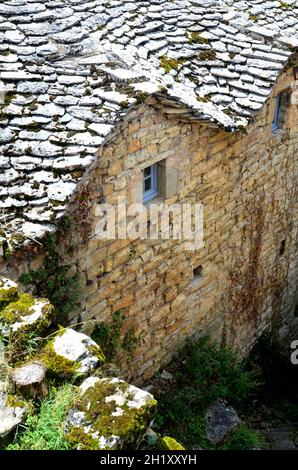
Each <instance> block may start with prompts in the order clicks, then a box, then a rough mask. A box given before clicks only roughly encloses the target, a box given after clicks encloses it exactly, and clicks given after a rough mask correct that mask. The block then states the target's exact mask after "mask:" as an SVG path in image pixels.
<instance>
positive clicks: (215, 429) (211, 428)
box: [205, 400, 240, 445]
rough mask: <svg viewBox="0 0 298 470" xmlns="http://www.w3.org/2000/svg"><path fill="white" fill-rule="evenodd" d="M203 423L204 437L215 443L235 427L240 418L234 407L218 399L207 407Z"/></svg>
mask: <svg viewBox="0 0 298 470" xmlns="http://www.w3.org/2000/svg"><path fill="white" fill-rule="evenodd" d="M205 423H206V437H207V439H208V440H209V441H210V442H212V444H214V445H216V444H218V443H220V442H221V441H222V440H224V439H225V438H226V437H227V436H228V435H229V434H230V433H231V432H233V431H234V430H235V429H236V428H237V426H238V425H239V424H240V419H239V417H238V415H237V413H236V411H235V410H234V408H232V407H231V406H227V405H226V404H225V402H224V401H222V400H218V401H217V402H216V403H214V404H213V405H211V406H209V408H208V409H207V412H206V416H205Z"/></svg>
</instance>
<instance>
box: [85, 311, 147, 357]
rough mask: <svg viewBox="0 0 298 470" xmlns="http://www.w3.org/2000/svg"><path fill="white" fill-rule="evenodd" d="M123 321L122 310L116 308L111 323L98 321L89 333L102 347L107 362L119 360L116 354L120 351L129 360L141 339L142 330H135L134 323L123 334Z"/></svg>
mask: <svg viewBox="0 0 298 470" xmlns="http://www.w3.org/2000/svg"><path fill="white" fill-rule="evenodd" d="M124 322H125V319H124V316H123V312H122V311H121V310H118V311H117V312H115V313H114V315H113V321H112V323H111V324H107V323H100V324H99V325H98V326H97V327H96V328H95V329H94V331H93V333H92V335H91V337H92V339H93V340H94V341H96V343H97V344H99V346H100V347H101V348H102V350H103V352H104V354H105V357H106V359H107V360H108V361H109V362H113V361H116V362H119V357H118V356H119V354H121V352H122V353H123V352H124V354H125V355H126V359H127V361H128V362H130V361H131V360H132V355H133V352H134V351H135V349H136V348H137V347H138V346H139V344H140V342H141V340H142V336H143V332H142V331H141V332H137V329H136V327H135V326H134V325H132V326H131V327H130V328H129V329H128V330H127V331H126V333H125V334H124V335H123V334H122V328H123V326H124Z"/></svg>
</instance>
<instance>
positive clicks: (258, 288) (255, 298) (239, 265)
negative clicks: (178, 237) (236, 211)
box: [227, 195, 265, 327]
mask: <svg viewBox="0 0 298 470" xmlns="http://www.w3.org/2000/svg"><path fill="white" fill-rule="evenodd" d="M244 213H245V214H246V225H245V227H244V229H243V237H242V240H241V246H240V247H239V249H238V250H236V255H235V259H234V261H233V262H232V263H231V265H230V266H229V267H228V268H227V277H228V282H229V289H228V297H229V298H228V300H229V305H230V306H231V312H230V313H231V317H232V327H233V326H235V325H236V324H237V323H240V322H243V321H247V322H252V323H253V324H254V325H255V326H256V325H257V323H258V321H259V318H260V311H261V305H260V302H261V299H262V295H261V292H262V290H263V282H264V277H263V267H262V264H261V251H262V242H263V235H264V229H265V209H264V196H263V195H261V196H260V197H259V198H258V199H257V200H256V199H255V200H253V201H246V202H245V203H244Z"/></svg>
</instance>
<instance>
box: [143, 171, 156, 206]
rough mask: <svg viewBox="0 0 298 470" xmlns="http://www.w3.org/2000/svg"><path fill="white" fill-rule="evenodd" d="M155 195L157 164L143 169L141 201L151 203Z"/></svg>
mask: <svg viewBox="0 0 298 470" xmlns="http://www.w3.org/2000/svg"><path fill="white" fill-rule="evenodd" d="M157 195H158V191H157V164H156V163H155V164H154V165H151V166H148V167H147V168H145V170H144V172H143V201H144V202H148V201H151V199H153V198H154V197H156V196H157Z"/></svg>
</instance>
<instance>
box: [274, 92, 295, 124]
mask: <svg viewBox="0 0 298 470" xmlns="http://www.w3.org/2000/svg"><path fill="white" fill-rule="evenodd" d="M290 97H291V93H290V91H289V90H285V91H283V92H282V93H280V94H279V95H277V96H276V98H275V111H274V119H273V123H272V130H273V131H276V130H278V129H282V128H283V126H284V123H285V116H286V112H287V109H288V106H289V104H290Z"/></svg>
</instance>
